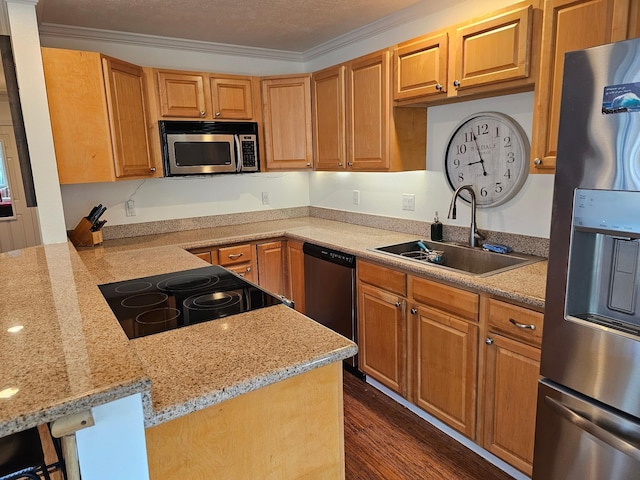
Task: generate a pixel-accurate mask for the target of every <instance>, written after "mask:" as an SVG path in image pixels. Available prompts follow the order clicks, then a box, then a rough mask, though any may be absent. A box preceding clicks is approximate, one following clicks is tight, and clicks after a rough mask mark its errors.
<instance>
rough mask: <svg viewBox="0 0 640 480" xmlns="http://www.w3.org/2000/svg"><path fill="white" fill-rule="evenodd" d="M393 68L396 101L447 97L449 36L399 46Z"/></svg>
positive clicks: (445, 34)
mask: <svg viewBox="0 0 640 480" xmlns="http://www.w3.org/2000/svg"><path fill="white" fill-rule="evenodd" d="M393 67H394V91H393V98H394V99H395V100H403V99H406V98H414V97H429V96H440V97H442V96H446V93H447V90H448V86H449V85H448V81H447V69H448V67H449V34H448V33H447V32H444V33H439V34H433V35H427V36H426V37H420V38H419V39H416V40H410V41H408V42H405V43H402V44H400V45H398V46H397V47H396V49H395V50H394V55H393Z"/></svg>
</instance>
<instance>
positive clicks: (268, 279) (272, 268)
mask: <svg viewBox="0 0 640 480" xmlns="http://www.w3.org/2000/svg"><path fill="white" fill-rule="evenodd" d="M257 252H258V284H259V285H260V286H261V287H262V288H264V289H265V290H268V291H269V292H271V293H273V294H274V295H284V294H285V282H284V275H283V268H284V250H283V248H282V242H269V243H261V244H259V245H258V246H257Z"/></svg>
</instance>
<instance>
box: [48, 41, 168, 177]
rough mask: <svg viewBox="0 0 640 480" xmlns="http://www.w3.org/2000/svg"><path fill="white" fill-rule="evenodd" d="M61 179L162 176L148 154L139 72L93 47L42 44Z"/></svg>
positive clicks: (143, 102) (141, 77)
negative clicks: (81, 47)
mask: <svg viewBox="0 0 640 480" xmlns="http://www.w3.org/2000/svg"><path fill="white" fill-rule="evenodd" d="M42 63H43V68H44V75H45V82H46V87H47V98H48V102H49V114H50V117H51V129H52V132H53V142H54V147H55V151H56V160H57V164H58V175H59V180H60V183H61V184H72V183H91V182H112V181H115V180H120V179H131V178H145V177H153V176H160V175H162V168H158V166H156V165H155V164H154V163H153V161H152V159H151V156H150V154H149V136H148V132H147V121H146V118H147V117H146V115H147V111H146V95H145V87H144V82H143V72H142V69H141V68H140V67H138V66H137V65H132V64H130V63H126V62H123V61H120V60H117V59H114V58H110V57H106V56H103V55H101V54H99V53H96V52H83V51H78V50H63V49H56V48H43V49H42Z"/></svg>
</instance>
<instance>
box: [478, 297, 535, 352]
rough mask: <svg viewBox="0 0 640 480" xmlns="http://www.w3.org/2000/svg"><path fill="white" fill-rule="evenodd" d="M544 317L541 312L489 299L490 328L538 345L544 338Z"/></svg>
mask: <svg viewBox="0 0 640 480" xmlns="http://www.w3.org/2000/svg"><path fill="white" fill-rule="evenodd" d="M543 318H544V315H543V314H542V313H540V312H536V311H533V310H529V309H527V308H522V307H518V306H516V305H511V304H509V303H505V302H501V301H499V300H494V299H490V300H489V326H490V327H489V328H492V329H495V330H499V331H501V332H504V333H505V334H507V335H508V336H510V337H514V338H517V339H520V340H523V341H525V342H527V343H530V344H533V345H536V346H539V345H540V342H541V339H542V323H543V322H542V321H543Z"/></svg>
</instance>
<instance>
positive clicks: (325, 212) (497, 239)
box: [103, 206, 549, 257]
mask: <svg viewBox="0 0 640 480" xmlns="http://www.w3.org/2000/svg"><path fill="white" fill-rule="evenodd" d="M306 216H309V217H317V218H324V219H326V220H334V221H337V222H344V223H350V224H353V225H361V226H364V227H372V228H381V229H384V230H391V231H394V232H402V233H410V234H414V235H416V236H418V237H419V238H421V239H429V238H430V233H429V232H430V226H431V223H430V222H422V221H417V220H408V219H404V218H394V217H386V216H382V215H373V214H369V213H358V212H349V211H345V210H334V209H330V208H322V207H313V206H305V207H292V208H282V209H276V210H265V211H254V212H242V213H229V214H223V215H211V216H208V217H195V218H178V219H173V220H160V221H156V222H144V223H133V224H126V225H111V226H107V227H105V228H104V229H103V234H104V239H105V240H115V239H120V238H129V237H139V236H143V235H157V234H162V233H171V232H181V231H186V230H197V229H200V228H211V227H221V226H230V225H241V224H245V223H254V222H266V221H272V220H284V219H287V218H297V217H306ZM443 230H444V240H445V241H454V242H466V241H467V239H468V235H469V229H468V228H465V227H454V226H451V225H444V228H443ZM481 231H482V233H483V234H485V235H486V240H487V241H489V242H492V243H501V244H505V245H509V246H510V247H511V248H513V249H514V250H515V251H516V252H521V253H526V254H529V255H538V256H541V257H548V256H549V239H548V238H541V237H531V236H527V235H519V234H514V233H505V232H494V231H490V230H481Z"/></svg>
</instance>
